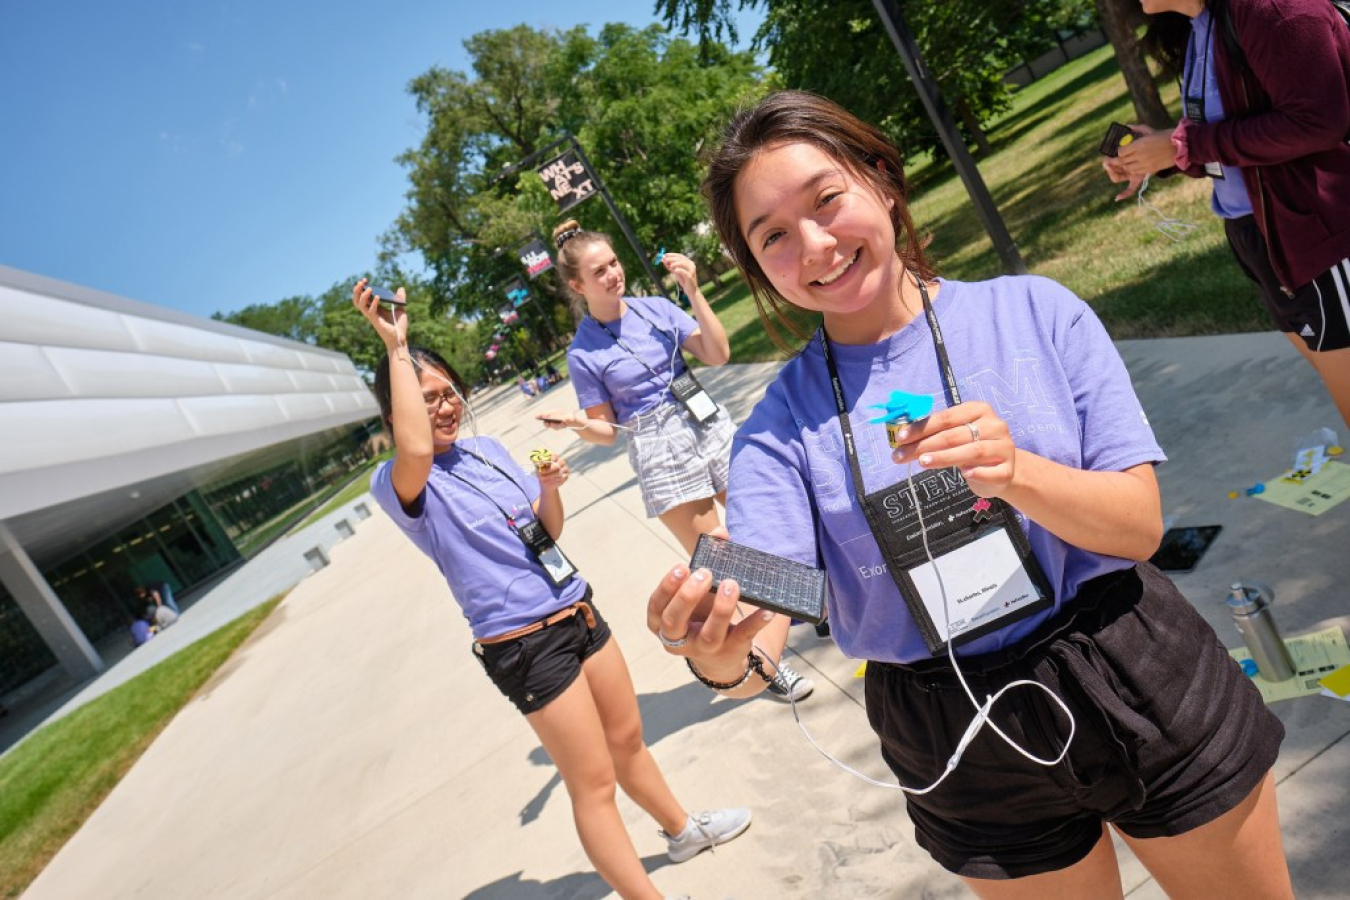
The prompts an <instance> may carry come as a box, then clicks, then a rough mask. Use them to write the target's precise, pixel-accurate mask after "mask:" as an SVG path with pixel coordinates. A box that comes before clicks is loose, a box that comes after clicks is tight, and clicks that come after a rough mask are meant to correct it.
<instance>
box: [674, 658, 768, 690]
mask: <svg viewBox="0 0 1350 900" xmlns="http://www.w3.org/2000/svg"><path fill="white" fill-rule="evenodd" d="M684 664H685V665H686V666H688V667H689V671H690V672H692V673H693V674H694V677H695V678H697V679H698V680H699V681H700V682H701V683H703V684H704V685H705V686H707V687H710V688H712V689H713V690H714V691H729V690H732V689H733V688H738V687H740V686H741V685H743V684H745V682H746V680H747V679H749V677H750V673H751V672H758V673H759V677H760V678H763V679H764V683H765V684H771V683H772V682H773V677H772V676H771V675H769V673H768V672H766V671H764V660H763V658H761V657H760V655H759V654H758V653H756V652H755V651H753V650H751V651H750V653H749V654H748V655H747V656H746V659H745V674H744V675H742V676H741V677H740V678H737V679H736V680H735V681H727V682H720V681H713V680H712V679H710V678H706V677H704V675H703V673H702V672H700V671H699V670H698V669H696V668H694V661H693V660H692V659H690V658H689V657H687V656H686V657H685V658H684Z"/></svg>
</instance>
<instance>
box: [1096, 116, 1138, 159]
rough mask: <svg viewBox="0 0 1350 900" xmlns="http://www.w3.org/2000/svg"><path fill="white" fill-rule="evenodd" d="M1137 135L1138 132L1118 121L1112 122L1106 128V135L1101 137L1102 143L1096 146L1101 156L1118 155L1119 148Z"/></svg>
mask: <svg viewBox="0 0 1350 900" xmlns="http://www.w3.org/2000/svg"><path fill="white" fill-rule="evenodd" d="M1137 137H1139V132H1137V131H1135V130H1134V129H1133V128H1130V127H1128V126H1126V125H1122V124H1120V123H1119V122H1112V123H1111V127H1110V128H1108V129H1106V137H1105V138H1103V139H1102V145H1101V146H1100V147H1098V148H1097V150H1098V152H1099V153H1101V154H1102V155H1103V156H1111V157H1115V156H1119V155H1120V148H1121V147H1123V146H1125V145H1126V144H1128V143H1130V142H1131V141H1133V140H1134V139H1135V138H1137Z"/></svg>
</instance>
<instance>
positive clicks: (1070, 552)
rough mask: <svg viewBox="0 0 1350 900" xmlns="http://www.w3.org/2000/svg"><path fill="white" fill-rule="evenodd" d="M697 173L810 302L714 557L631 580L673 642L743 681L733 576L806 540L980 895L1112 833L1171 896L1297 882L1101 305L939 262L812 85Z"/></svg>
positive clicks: (777, 318)
mask: <svg viewBox="0 0 1350 900" xmlns="http://www.w3.org/2000/svg"><path fill="white" fill-rule="evenodd" d="M703 189H704V195H705V196H706V197H707V198H708V200H709V202H710V205H711V207H712V218H713V221H714V223H715V225H716V227H717V230H718V233H719V236H720V237H721V239H722V242H723V244H724V245H725V246H726V247H727V248H728V250H729V251H730V253H731V255H732V257H733V258H734V259H735V260H736V262H737V264H738V266H739V267H740V269H741V272H742V273H743V275H744V276H745V278H746V281H747V282H748V283H749V284H750V287H751V290H752V292H753V293H754V294H755V296H756V300H757V301H758V302H759V305H760V309H761V313H762V314H763V315H762V318H763V319H764V322H765V325H766V326H767V327H769V328H770V329H775V330H776V329H777V328H780V327H783V326H785V325H786V326H787V327H788V328H789V330H791V319H790V318H787V317H785V316H784V315H782V314H783V313H784V312H786V311H790V310H791V309H793V308H797V309H805V310H812V311H817V312H820V313H822V314H823V326H822V328H821V329H819V330H817V331H816V332H815V333H814V334H796V337H797V338H798V339H799V341H800V346H799V347H798V352H797V353H796V355H795V356H793V358H792V359H791V360H790V361H789V362H788V363H787V364H786V365H784V367H783V369H782V370H781V372H780V373H779V375H778V377H777V379H776V380H775V381H774V382H773V384H771V385H770V386H769V388H768V391H767V392H766V394H765V397H764V398H763V399H762V400H761V401H760V402H759V404H758V405H757V406H756V407H755V410H754V411H753V412H752V413H751V415H750V417H749V419H748V420H747V421H746V422H745V424H744V425H742V426H741V428H740V429H739V431H738V432H737V435H736V440H735V445H734V448H733V451H732V463H731V472H730V476H729V486H730V487H729V491H728V497H727V527H728V529H729V532H730V538H731V541H734V542H735V543H734V544H721V545H719V546H720V547H721V550H720V551H719V552H720V553H723V554H726V553H732V552H733V551H734V553H733V558H732V559H731V560H730V562H728V561H726V560H724V559H721V558H719V557H718V556H717V555H716V554H714V556H713V557H711V559H712V560H713V561H714V568H713V570H711V571H710V570H709V569H707V568H698V569H695V570H694V571H693V572H692V573H691V572H690V570H689V569H690V567H688V566H680V567H677V568H676V569H674V570H673V571H671V572H670V573H668V574H667V576H666V577H665V578H664V579H663V580H662V581H661V583H660V584H659V585H658V587H657V588H656V590H655V591H654V592H653V594H652V596H651V599H650V602H649V604H648V627H649V628H650V629H651V630H652V631H653V632H654V633H655V634H656V635H657V637H658V638H659V639H660V640H661V642H662V643H663V644H664V645H665V647H666V648H667V651H668V652H670V653H674V654H677V655H681V656H684V657H686V661H687V663H688V664H689V668H690V670H691V672H692V674H693V675H694V676H695V677H696V678H697V679H698V680H699V681H701V682H703V683H704V684H705V685H707V686H708V687H710V688H712V689H714V690H717V691H719V692H721V693H723V694H726V695H730V696H748V695H751V694H753V693H755V692H756V691H758V690H761V689H762V688H763V686H764V684H765V683H766V681H767V680H768V679H769V678H770V677H771V676H772V672H773V660H775V659H777V658H778V656H779V654H780V653H781V652H782V650H783V647H784V643H785V641H786V638H787V633H788V625H787V621H786V617H785V616H783V615H778V614H775V613H773V612H771V611H768V610H765V611H760V610H756V611H754V612H753V614H750V615H745V616H742V612H741V611H742V610H743V608H744V605H743V603H742V602H741V601H742V600H743V599H744V600H749V601H750V602H752V603H755V602H765V601H766V600H767V602H769V603H777V604H779V605H785V604H784V601H783V599H782V596H783V595H782V594H781V593H780V592H778V590H779V589H778V588H776V587H774V586H773V585H772V583H770V581H769V580H767V579H764V578H762V577H761V574H760V572H759V571H748V577H747V583H751V582H753V585H754V588H753V589H754V591H755V592H762V593H763V594H764V596H759V597H757V596H755V594H754V593H752V592H751V590H749V589H747V591H746V592H744V594H743V593H742V591H741V589H740V586H739V585H738V584H737V583H736V582H735V580H734V578H731V577H723V576H724V574H725V573H726V572H734V571H738V570H741V571H744V570H743V569H738V568H737V565H736V560H735V555H736V554H739V555H741V556H745V555H747V554H748V555H752V556H753V555H754V554H757V553H758V554H772V555H773V557H780V558H783V559H779V560H778V561H777V563H776V564H777V566H778V568H779V570H780V571H781V572H783V573H790V572H792V571H794V567H797V568H802V567H813V568H815V569H821V568H823V569H824V579H825V583H826V584H825V588H822V590H821V591H820V598H821V600H820V602H823V603H824V604H826V605H827V606H828V610H829V619H830V622H831V631H832V635H833V637H834V639H835V642H836V643H837V644H838V646H839V648H840V649H841V650H842V651H843V652H844V653H845V654H846V655H848V656H851V657H854V658H858V659H864V660H867V668H866V683H865V694H866V703H867V713H868V718H869V720H870V723H871V725H872V728H873V730H874V731H875V732H876V734H877V736H878V738H879V739H880V742H881V752H882V757H883V759H884V760H885V761H886V763H887V764H888V766H889V767H890V768H891V770H892V772H893V774H894V775H895V777H896V779H897V780H898V781H899V786H898V787H899V789H900V790H903V791H905V792H906V804H907V809H908V812H909V814H910V818H911V820H912V822H913V823H914V828H915V835H916V838H917V841H918V842H919V844H920V845H921V846H923V847H924V849H926V850H927V851H928V852H929V853H930V854H931V855H932V856H933V857H934V859H935V860H937V861H938V862H939V863H940V864H941V865H942V866H944V867H945V868H947V869H948V870H949V871H952V872H954V873H956V874H958V875H960V876H961V877H962V878H963V879H964V881H965V882H966V884H967V885H968V886H969V887H970V888H971V890H973V891H974V892H975V893H976V894H977V895H978V896H980V897H985V898H999V900H1004V898H1041V897H1093V898H1109V897H1120V896H1122V886H1121V882H1120V874H1119V871H1118V867H1117V861H1116V855H1115V850H1114V847H1113V843H1112V839H1111V836H1110V835H1111V830H1112V829H1114V830H1115V831H1116V832H1117V833H1119V834H1120V835H1121V837H1122V838H1123V839H1124V841H1125V842H1126V843H1127V844H1128V845H1129V846H1130V848H1131V849H1132V850H1133V851H1134V853H1135V854H1136V855H1137V856H1138V857H1139V859H1140V860H1141V861H1142V862H1143V863H1144V865H1145V866H1146V867H1147V868H1148V869H1149V871H1150V872H1151V873H1152V874H1153V876H1154V877H1155V878H1156V879H1157V880H1158V882H1159V884H1160V885H1161V886H1162V888H1163V890H1165V891H1166V892H1167V893H1168V895H1169V896H1172V897H1218V896H1241V897H1244V898H1250V897H1261V898H1287V897H1291V896H1292V892H1291V888H1290V884H1289V875H1288V871H1287V866H1286V865H1285V861H1284V856H1283V851H1282V848H1281V840H1280V831H1279V821H1278V816H1277V811H1276V805H1275V789H1274V781H1273V779H1272V776H1271V767H1272V765H1273V763H1274V761H1275V757H1276V754H1277V752H1278V749H1279V744H1280V741H1281V739H1282V737H1283V727H1282V726H1281V724H1280V722H1279V720H1278V719H1277V718H1275V717H1274V716H1273V715H1272V714H1271V713H1270V712H1269V711H1268V710H1267V709H1266V708H1265V705H1264V704H1263V703H1262V700H1261V696H1260V694H1259V692H1258V691H1257V690H1256V688H1255V687H1254V686H1253V685H1252V684H1251V683H1250V680H1249V679H1248V678H1247V677H1246V676H1245V675H1244V674H1243V673H1242V671H1241V669H1240V668H1239V667H1238V666H1237V665H1236V664H1235V663H1234V661H1233V660H1232V659H1231V658H1230V657H1229V656H1228V654H1227V653H1226V652H1225V650H1224V648H1223V646H1222V645H1221V644H1220V643H1219V641H1218V640H1217V638H1216V636H1215V634H1214V632H1213V630H1212V629H1211V628H1210V627H1209V626H1208V625H1207V624H1206V623H1205V621H1204V619H1203V618H1201V617H1200V615H1199V614H1198V613H1197V612H1196V610H1195V609H1194V608H1192V607H1191V605H1190V604H1189V603H1188V602H1187V601H1186V600H1185V598H1184V597H1182V596H1181V595H1180V594H1179V593H1178V592H1177V590H1176V588H1175V586H1174V585H1173V584H1172V583H1171V582H1170V581H1168V579H1167V578H1166V577H1165V576H1163V575H1162V574H1161V573H1160V572H1159V571H1158V570H1157V569H1156V568H1154V567H1153V566H1151V565H1149V564H1147V563H1146V562H1142V561H1143V560H1147V559H1148V558H1149V556H1150V555H1151V554H1152V553H1153V552H1154V550H1155V549H1156V548H1157V546H1158V543H1159V540H1160V538H1161V536H1162V522H1161V519H1162V516H1161V503H1160V499H1159V492H1158V485H1157V481H1156V479H1155V477H1154V473H1153V466H1154V465H1155V464H1156V463H1158V462H1161V461H1162V460H1163V458H1164V457H1163V454H1162V451H1161V450H1160V449H1159V447H1158V445H1157V443H1156V441H1155V440H1154V437H1153V434H1152V431H1151V429H1150V428H1149V425H1148V422H1147V420H1146V419H1145V417H1144V415H1143V411H1142V410H1141V408H1140V405H1139V401H1138V399H1137V398H1136V397H1135V394H1134V390H1133V387H1132V386H1131V384H1130V380H1129V375H1128V373H1127V372H1126V370H1125V367H1124V365H1123V363H1122V362H1121V359H1120V357H1119V355H1118V354H1117V352H1116V350H1115V348H1114V346H1113V345H1112V343H1111V340H1110V338H1109V336H1108V335H1107V334H1106V331H1105V330H1104V329H1103V327H1102V325H1101V323H1100V322H1099V321H1098V320H1097V318H1096V316H1095V315H1094V314H1093V313H1092V310H1091V309H1090V308H1089V307H1088V306H1087V305H1086V304H1084V303H1083V302H1082V301H1081V300H1079V299H1078V298H1077V297H1075V296H1074V295H1073V294H1071V293H1070V292H1069V291H1068V290H1066V289H1065V288H1063V287H1062V286H1060V285H1058V284H1056V283H1055V282H1053V281H1050V280H1048V279H1045V278H1036V277H1013V278H999V279H996V280H993V281H987V282H978V283H962V282H956V281H950V280H947V279H943V278H938V277H937V276H936V275H935V273H934V271H933V269H932V267H931V265H930V264H929V263H928V261H927V260H926V258H925V255H924V246H925V243H926V242H925V241H924V240H922V239H921V238H920V237H919V234H918V232H917V231H916V229H915V226H914V224H913V221H912V219H911V218H910V215H909V211H908V208H907V200H908V198H907V194H908V186H907V184H906V182H905V179H904V174H903V170H902V167H901V158H900V154H899V152H898V151H897V150H896V149H895V147H894V146H893V145H892V144H891V143H890V142H889V140H888V139H887V138H886V137H885V135H883V134H882V133H881V132H880V131H879V130H877V129H875V128H873V127H872V126H870V125H867V124H866V123H863V122H861V121H859V120H858V119H857V118H856V117H854V116H852V115H850V114H849V113H848V112H846V111H845V110H843V109H841V108H839V107H838V106H836V105H835V104H833V103H831V102H830V101H828V100H825V99H823V98H820V97H817V96H814V95H812V94H806V93H802V92H796V91H784V92H779V93H775V94H771V95H770V96H769V97H768V98H766V99H765V100H763V101H761V102H760V103H759V104H757V105H756V106H755V107H753V108H751V109H747V110H744V111H742V112H741V113H739V114H737V115H736V116H735V117H734V118H733V120H732V122H731V123H730V124H729V125H728V127H727V129H726V131H725V134H724V142H723V144H722V147H721V149H720V150H719V151H718V152H717V153H716V155H715V156H714V157H713V160H712V163H711V166H710V170H709V173H708V175H707V177H706V179H705V181H704V184H703ZM710 542H711V543H713V544H717V542H716V541H710V539H709V538H705V539H704V543H705V544H709V543H710ZM738 548H740V549H739V550H738ZM696 559H698V557H697V556H696ZM758 565H759V567H760V568H762V566H763V561H762V560H761V561H760V562H759V564H758ZM787 577H788V576H787V575H786V574H785V575H784V576H783V578H784V579H786V578H787ZM766 585H767V587H766ZM710 591H713V593H712V594H711V595H710ZM801 599H802V596H801V593H800V592H798V593H797V594H794V595H790V596H788V599H787V601H786V603H787V605H790V604H792V603H798V602H800V601H801ZM954 648H955V649H954ZM1013 688H1016V690H1013ZM854 774H857V773H854ZM868 780H869V781H870V779H868ZM872 783H873V784H880V783H879V782H872ZM880 786H882V787H887V788H891V789H896V788H897V785H895V784H884V785H880ZM1108 826H1109V827H1108Z"/></svg>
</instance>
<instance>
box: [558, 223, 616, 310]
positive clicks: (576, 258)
mask: <svg viewBox="0 0 1350 900" xmlns="http://www.w3.org/2000/svg"><path fill="white" fill-rule="evenodd" d="M594 243H603V244H604V245H605V246H607V247H610V248H611V249H612V248H613V247H614V245H613V244H612V243H610V240H609V235H607V234H605V233H604V232H603V231H587V230H586V229H584V228H582V227H581V223H579V222H578V221H577V220H576V219H568V220H567V221H566V222H563V223H562V224H561V225H559V226H558V227H557V228H555V229H553V246H554V247H555V248H556V249H557V251H558V254H557V257H558V261H557V266H558V273H559V274H561V275H562V277H563V286H564V287H566V288H567V296H568V297H569V298H570V299H571V303H572V312H573V314H574V315H576V317H577V318H578V319H580V318H581V317H582V316H584V315H585V314H586V298H585V297H583V296H581V295H580V294H578V293H577V292H576V291H575V290H573V289H572V282H573V281H584V280H585V279H584V278H582V277H581V270H580V268H579V267H578V263H579V262H580V260H581V254H583V253H585V252H586V248H587V247H589V246H590V245H591V244H594Z"/></svg>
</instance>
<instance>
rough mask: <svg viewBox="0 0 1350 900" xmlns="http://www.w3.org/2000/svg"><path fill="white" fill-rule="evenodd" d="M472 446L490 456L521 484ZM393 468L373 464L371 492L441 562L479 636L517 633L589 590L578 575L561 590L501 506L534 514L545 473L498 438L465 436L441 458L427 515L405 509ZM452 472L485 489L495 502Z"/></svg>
mask: <svg viewBox="0 0 1350 900" xmlns="http://www.w3.org/2000/svg"><path fill="white" fill-rule="evenodd" d="M466 449H467V450H472V451H473V452H474V453H477V454H478V455H479V456H481V457H483V458H484V459H488V460H491V461H492V464H493V465H495V466H497V467H498V468H499V469H501V470H502V471H503V472H506V473H508V474H509V475H510V476H511V479H513V480H514V481H515V482H516V483H515V484H512V483H511V481H509V480H507V479H506V478H505V477H503V476H502V475H501V473H499V472H496V471H493V469H491V468H490V467H488V466H485V465H484V464H483V463H482V462H480V461H479V460H477V459H474V458H473V457H472V456H470V455H469V454H468V453H466V452H464V451H465V450H466ZM392 468H393V462H392V461H390V462H386V463H384V464H383V465H381V466H380V467H379V468H377V469H376V470H375V473H374V474H373V475H372V476H371V479H370V491H371V493H372V494H373V495H374V497H375V500H376V502H378V503H379V504H380V506H381V507H383V509H384V511H385V512H386V513H388V514H389V517H390V518H391V519H393V520H394V523H395V524H396V525H398V527H399V528H401V529H403V533H404V534H406V535H407V536H408V537H409V538H411V539H412V542H413V543H414V544H416V545H417V546H418V548H419V549H420V550H421V551H422V552H423V553H425V554H426V555H427V556H429V557H431V560H432V562H434V563H436V566H437V568H439V569H440V570H441V574H442V575H444V576H445V580H446V583H447V584H449V585H450V593H451V594H453V595H454V597H455V602H456V603H458V604H459V605H460V608H461V609H462V610H463V611H464V617H465V618H466V619H468V620H469V626H470V628H472V629H473V633H474V635H475V636H476V637H492V636H494V635H498V634H505V633H506V632H508V631H514V630H515V629H517V628H520V627H522V626H524V625H528V624H530V623H531V622H534V621H537V620H538V619H542V618H543V617H544V616H547V615H548V614H549V613H552V612H555V611H557V610H559V609H562V608H563V607H564V606H567V605H569V604H571V603H575V602H577V601H578V600H580V599H581V598H582V596H583V595H584V594H585V593H586V581H585V579H583V578H582V577H581V576H579V575H574V576H573V577H572V578H570V579H568V580H567V583H566V584H564V585H563V586H562V587H561V588H555V587H554V586H553V584H552V583H551V582H550V581H549V579H548V576H547V575H546V574H544V569H543V567H542V566H541V565H540V564H539V562H538V561H537V560H535V558H534V555H533V554H532V553H530V551H529V550H528V549H527V548H526V546H525V544H524V543H523V542H522V541H521V539H520V538H519V537H517V536H516V534H515V532H513V531H512V530H511V528H510V526H508V525H507V524H506V518H505V517H504V516H503V515H502V512H501V510H505V511H506V512H507V513H509V514H510V515H512V516H514V517H515V518H516V520H517V522H518V523H521V524H523V523H524V522H528V521H530V520H531V519H533V518H534V517H535V516H534V512H533V510H532V508H531V504H532V503H533V502H534V501H535V499H537V498H538V497H539V479H538V478H536V477H535V476H534V475H533V474H532V473H529V472H526V471H525V470H524V469H522V468H521V467H520V465H518V464H517V463H516V461H515V460H513V459H512V458H511V457H510V455H509V454H508V453H507V452H506V448H505V447H503V446H502V445H501V443H500V442H499V441H497V440H496V439H495V438H461V439H460V440H458V441H456V442H455V443H454V445H453V446H452V447H451V448H450V449H449V450H447V451H446V452H445V453H441V454H439V455H437V456H436V459H435V461H434V463H433V464H432V466H431V475H430V477H428V478H427V486H426V490H425V491H424V492H423V494H422V509H421V515H408V513H406V512H404V510H403V505H402V504H401V503H399V502H398V495H397V494H395V493H394V485H393V481H392V480H391V474H390V473H391V471H392ZM451 472H454V473H455V474H456V475H459V476H460V477H462V478H464V479H466V480H468V481H469V482H471V483H473V484H474V485H476V486H477V487H479V488H481V489H482V490H483V491H485V492H486V493H487V494H488V496H490V497H491V498H492V500H494V501H496V504H497V505H496V506H494V505H493V504H492V502H491V501H489V500H488V499H487V497H484V496H483V495H482V494H480V493H479V492H478V491H476V490H474V489H473V488H471V487H469V485H467V484H465V483H464V482H463V481H460V480H459V479H457V478H455V477H454V476H452V475H451V474H450V473H451ZM517 484H518V485H519V487H517V486H516V485H517ZM522 489H523V490H522ZM498 507H501V509H498Z"/></svg>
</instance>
